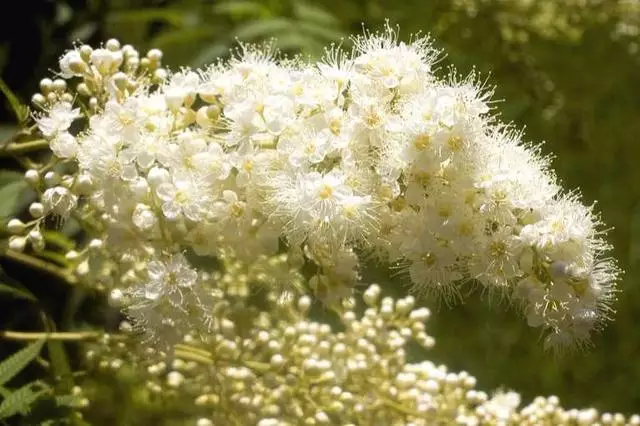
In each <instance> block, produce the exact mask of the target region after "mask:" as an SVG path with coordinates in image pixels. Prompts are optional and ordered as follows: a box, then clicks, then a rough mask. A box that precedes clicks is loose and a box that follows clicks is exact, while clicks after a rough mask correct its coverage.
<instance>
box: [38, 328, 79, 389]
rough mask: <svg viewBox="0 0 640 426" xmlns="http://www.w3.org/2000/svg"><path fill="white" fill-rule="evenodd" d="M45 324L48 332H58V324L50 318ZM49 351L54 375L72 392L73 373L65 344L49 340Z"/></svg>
mask: <svg viewBox="0 0 640 426" xmlns="http://www.w3.org/2000/svg"><path fill="white" fill-rule="evenodd" d="M44 322H45V328H46V330H47V331H48V332H50V333H53V332H55V331H56V324H55V323H54V322H53V321H52V320H51V319H50V318H48V317H46V318H45V320H44ZM47 351H48V352H49V360H50V361H51V370H52V371H53V374H54V375H55V376H56V377H57V378H59V379H60V381H61V385H62V387H63V389H65V390H67V391H71V388H72V387H73V373H72V371H71V365H70V364H69V359H68V358H67V352H66V351H65V349H64V343H62V342H60V341H58V340H48V341H47Z"/></svg>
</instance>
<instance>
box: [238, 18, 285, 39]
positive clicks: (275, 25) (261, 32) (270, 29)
mask: <svg viewBox="0 0 640 426" xmlns="http://www.w3.org/2000/svg"><path fill="white" fill-rule="evenodd" d="M293 28H294V25H293V23H292V22H291V21H290V20H288V19H286V18H273V19H264V20H259V21H249V22H247V23H245V24H243V25H240V26H238V28H237V29H236V31H235V36H236V37H238V38H239V39H240V40H254V39H256V38H271V37H276V36H277V35H278V34H280V33H282V32H283V31H287V30H292V29H293Z"/></svg>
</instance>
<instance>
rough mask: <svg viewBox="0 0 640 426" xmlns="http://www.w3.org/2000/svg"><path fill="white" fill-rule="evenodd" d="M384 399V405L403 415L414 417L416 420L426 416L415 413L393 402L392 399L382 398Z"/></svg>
mask: <svg viewBox="0 0 640 426" xmlns="http://www.w3.org/2000/svg"><path fill="white" fill-rule="evenodd" d="M381 399H382V404H383V405H386V406H387V407H389V408H393V409H394V410H396V411H399V412H401V413H403V414H406V415H408V416H412V417H416V418H419V419H420V418H424V414H422V413H418V412H417V411H414V410H412V409H410V408H407V407H405V406H403V405H401V404H398V403H396V402H393V401H391V400H390V399H386V398H381Z"/></svg>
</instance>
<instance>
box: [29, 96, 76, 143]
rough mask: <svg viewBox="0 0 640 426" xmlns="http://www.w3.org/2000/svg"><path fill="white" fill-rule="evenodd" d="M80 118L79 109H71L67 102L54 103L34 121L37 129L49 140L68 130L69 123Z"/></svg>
mask: <svg viewBox="0 0 640 426" xmlns="http://www.w3.org/2000/svg"><path fill="white" fill-rule="evenodd" d="M79 117H80V108H76V109H73V106H72V105H71V104H70V103H69V102H56V103H55V104H54V105H53V106H52V107H51V109H50V110H49V111H48V115H43V116H41V117H39V118H37V119H36V123H37V124H38V128H39V129H40V131H41V132H42V134H43V135H44V136H45V137H47V138H51V137H54V136H56V135H58V134H60V133H63V132H66V131H67V130H69V127H70V126H71V123H73V121H74V120H75V119H76V118H79Z"/></svg>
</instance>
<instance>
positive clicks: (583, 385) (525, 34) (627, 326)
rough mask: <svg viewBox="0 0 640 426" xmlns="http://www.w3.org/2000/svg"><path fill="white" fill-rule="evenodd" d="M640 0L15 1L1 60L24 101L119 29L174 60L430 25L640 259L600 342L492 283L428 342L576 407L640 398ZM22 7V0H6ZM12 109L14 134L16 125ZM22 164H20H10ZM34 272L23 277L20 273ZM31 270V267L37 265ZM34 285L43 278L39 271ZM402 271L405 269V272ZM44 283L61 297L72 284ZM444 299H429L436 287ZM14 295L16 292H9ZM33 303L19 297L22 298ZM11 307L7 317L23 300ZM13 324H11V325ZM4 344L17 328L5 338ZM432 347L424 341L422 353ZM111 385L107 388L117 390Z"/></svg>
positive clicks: (456, 362)
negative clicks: (543, 317)
mask: <svg viewBox="0 0 640 426" xmlns="http://www.w3.org/2000/svg"><path fill="white" fill-rule="evenodd" d="M639 3H640V2H638V1H637V0H636V1H634V0H599V1H598V0H403V1H400V0H326V1H321V0H315V1H312V0H305V1H296V0H262V1H212V0H210V1H208V0H112V1H107V0H59V1H54V0H52V1H35V0H32V1H18V2H11V8H12V11H11V12H10V13H9V12H8V9H6V10H7V12H5V13H2V18H0V21H1V22H0V71H1V73H2V78H3V80H4V81H5V82H6V83H7V85H8V86H9V87H11V88H12V89H13V90H14V91H15V92H16V93H17V94H18V95H19V96H20V97H21V98H22V99H23V100H28V99H29V98H30V95H31V94H32V93H33V92H35V91H36V89H37V84H38V81H39V79H40V78H42V77H45V76H47V75H48V74H49V70H51V69H53V68H55V64H56V59H57V58H58V56H59V55H61V54H62V53H63V51H64V50H65V49H67V48H69V46H71V44H72V43H73V42H74V41H78V40H79V41H82V42H89V43H93V44H97V43H99V42H100V41H103V40H106V39H108V38H110V37H117V38H118V39H120V40H121V41H122V42H123V43H129V44H132V45H134V46H135V47H137V48H138V49H140V50H141V51H142V50H145V49H147V48H150V47H157V48H160V49H162V50H163V52H164V54H165V56H164V62H165V63H166V64H167V65H169V66H170V67H173V68H174V69H175V68H176V67H178V66H180V65H191V66H200V65H203V64H206V63H208V62H211V61H212V60H214V59H215V58H216V57H219V56H225V55H227V52H228V49H229V48H231V47H233V46H234V45H235V43H236V39H239V40H242V41H259V40H263V39H269V38H272V37H275V38H277V39H278V40H279V42H278V43H279V46H280V48H281V49H282V50H283V51H285V52H287V53H298V52H301V53H303V54H304V55H309V56H311V57H314V56H318V55H320V54H321V53H322V48H323V46H325V45H327V44H329V43H332V42H335V43H339V42H340V41H341V40H342V39H344V40H343V42H344V44H346V45H348V44H349V40H348V35H349V34H352V33H361V32H362V26H363V24H364V25H366V27H367V28H370V29H377V28H380V27H382V25H384V22H385V19H386V18H388V19H389V20H390V23H391V24H392V25H393V26H395V25H398V26H399V27H400V30H401V33H400V34H401V38H403V39H408V38H409V36H410V35H411V34H412V33H416V32H422V33H429V34H431V35H432V36H433V38H434V39H435V42H436V46H437V47H438V48H441V49H443V51H444V52H445V53H446V56H445V57H444V59H443V60H442V61H441V62H440V72H442V73H445V72H447V67H448V66H449V65H454V66H455V67H456V68H457V69H458V70H459V71H460V73H462V74H467V73H469V72H471V71H472V70H474V69H475V70H476V71H478V72H479V73H480V75H482V76H484V77H485V79H486V80H487V83H488V85H489V86H493V85H495V86H496V96H495V99H496V100H498V102H495V103H494V107H495V111H496V113H498V114H499V115H500V116H501V118H502V119H503V120H504V121H508V122H513V123H514V124H516V125H517V126H518V127H520V128H522V127H525V126H526V133H525V135H526V136H525V137H526V139H527V140H530V141H534V142H540V141H546V143H545V144H544V146H543V151H544V152H545V153H553V154H554V161H553V165H554V168H555V170H556V172H557V174H558V176H559V178H560V180H561V181H562V183H563V185H564V186H565V187H566V188H568V189H580V190H581V192H582V193H583V195H584V199H585V201H586V202H587V203H591V202H593V201H595V200H597V201H598V204H597V210H598V211H599V212H600V213H601V215H602V218H603V221H604V222H605V223H606V224H607V226H609V227H611V228H613V229H612V230H611V231H610V232H609V239H610V241H611V242H612V243H613V244H614V245H615V252H614V256H615V257H616V258H617V259H618V260H619V263H620V265H621V267H622V268H623V269H624V270H625V274H624V278H623V281H622V282H621V288H622V290H623V292H622V293H621V294H620V297H619V299H620V300H619V302H618V304H617V311H618V312H617V315H616V320H615V322H614V323H612V324H610V325H609V327H607V328H606V329H605V330H604V332H602V333H601V334H600V335H598V336H596V337H595V338H594V348H592V349H590V350H588V351H587V352H584V353H578V354H572V355H569V356H564V357H561V358H555V357H554V356H553V354H552V353H550V352H545V351H544V350H543V348H542V342H541V341H540V339H539V335H538V334H537V332H535V331H533V330H530V329H529V328H528V327H527V326H526V323H525V321H524V320H523V319H521V317H520V316H518V315H517V314H516V313H514V312H513V311H511V310H510V309H509V307H507V306H493V307H491V306H487V304H486V303H484V301H482V300H480V298H481V296H475V297H472V298H471V299H470V300H469V301H467V302H466V303H465V304H463V305H460V306H455V307H452V308H449V307H440V308H438V309H436V314H435V315H434V316H433V320H431V322H430V324H429V330H430V331H431V333H432V335H434V336H435V338H436V347H435V348H434V349H433V350H432V351H430V352H429V353H428V354H427V355H426V356H428V357H429V358H430V359H432V360H434V361H437V362H442V363H445V364H446V365H448V366H449V367H450V368H451V369H453V370H467V371H469V372H470V373H472V374H473V375H475V376H476V377H477V378H478V380H479V387H480V388H482V389H484V390H491V389H496V388H498V387H501V386H504V387H505V388H510V389H514V390H517V391H519V392H521V393H522V395H523V397H524V400H525V401H528V400H529V399H531V398H533V397H534V396H536V395H540V394H544V395H558V396H559V397H560V398H561V401H563V405H564V406H567V407H586V406H594V407H596V408H598V409H600V410H603V411H620V412H623V413H633V412H640V286H639V285H638V283H637V281H638V279H640V270H639V266H640V265H639V264H638V261H639V260H640V203H639V201H640V167H639V164H638V163H639V160H640V146H639V138H640V55H639V54H638V53H637V50H638V45H637V43H638V41H639V36H638V31H639V27H638V24H640V4H639ZM3 6H4V8H7V7H8V6H7V5H3ZM2 108H4V109H3V110H2V111H0V123H1V124H0V126H1V127H0V136H2V134H3V132H4V131H7V129H10V128H11V126H12V122H11V120H12V115H11V113H10V110H9V108H8V107H5V106H4V105H3V106H2ZM7 166H9V165H7ZM18 278H20V277H18ZM23 281H24V279H23ZM24 284H25V285H28V286H29V285H31V284H30V283H28V282H24ZM392 284H393V285H397V283H392ZM45 285H46V283H40V289H39V294H38V296H39V297H40V298H42V299H43V300H45V301H47V300H48V301H49V302H48V303H49V304H50V305H51V306H53V307H54V308H53V309H55V306H56V304H62V303H63V302H62V301H61V299H63V298H65V297H68V296H69V295H68V294H66V293H65V292H61V291H59V289H56V288H55V286H53V285H51V286H50V287H48V289H47V288H44V290H43V288H42V287H46V286H45ZM426 303H427V305H428V302H426ZM3 306H5V305H3ZM6 306H8V309H19V305H14V304H12V305H6ZM7 312H9V311H5V313H4V314H2V317H3V318H8V317H10V316H11V314H10V313H9V314H7ZM1 328H4V327H1ZM0 346H2V343H0ZM416 356H422V355H418V354H417V355H416ZM104 397H106V395H105V396H104Z"/></svg>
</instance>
